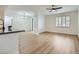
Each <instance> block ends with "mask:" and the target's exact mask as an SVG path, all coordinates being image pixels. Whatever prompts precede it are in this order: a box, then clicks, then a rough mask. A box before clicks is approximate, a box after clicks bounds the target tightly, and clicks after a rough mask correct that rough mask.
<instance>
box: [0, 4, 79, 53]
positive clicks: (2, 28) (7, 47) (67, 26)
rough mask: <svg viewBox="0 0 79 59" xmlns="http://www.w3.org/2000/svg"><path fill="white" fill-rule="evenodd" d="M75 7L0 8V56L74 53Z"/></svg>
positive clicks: (77, 47) (78, 31)
mask: <svg viewBox="0 0 79 59" xmlns="http://www.w3.org/2000/svg"><path fill="white" fill-rule="evenodd" d="M78 53H79V5H0V54H78Z"/></svg>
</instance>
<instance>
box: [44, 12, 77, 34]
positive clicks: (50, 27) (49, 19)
mask: <svg viewBox="0 0 79 59" xmlns="http://www.w3.org/2000/svg"><path fill="white" fill-rule="evenodd" d="M77 14H78V12H77V11H72V12H66V13H60V14H55V15H50V16H46V17H45V19H46V23H45V25H46V26H45V29H46V30H45V31H48V32H58V33H67V34H75V35H76V34H78V15H77ZM65 15H68V16H70V19H71V24H70V27H69V28H57V27H56V17H57V16H65Z"/></svg>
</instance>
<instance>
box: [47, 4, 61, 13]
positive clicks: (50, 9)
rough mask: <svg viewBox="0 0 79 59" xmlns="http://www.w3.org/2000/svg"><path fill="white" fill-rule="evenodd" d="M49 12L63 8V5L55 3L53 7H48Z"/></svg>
mask: <svg viewBox="0 0 79 59" xmlns="http://www.w3.org/2000/svg"><path fill="white" fill-rule="evenodd" d="M46 9H47V10H48V11H49V12H52V11H56V10H58V9H62V7H57V6H55V5H52V7H51V8H46Z"/></svg>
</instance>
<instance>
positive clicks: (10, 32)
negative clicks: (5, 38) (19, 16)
mask: <svg viewBox="0 0 79 59" xmlns="http://www.w3.org/2000/svg"><path fill="white" fill-rule="evenodd" d="M19 32H25V30H18V31H9V32H1V33H0V35H3V34H12V33H19Z"/></svg>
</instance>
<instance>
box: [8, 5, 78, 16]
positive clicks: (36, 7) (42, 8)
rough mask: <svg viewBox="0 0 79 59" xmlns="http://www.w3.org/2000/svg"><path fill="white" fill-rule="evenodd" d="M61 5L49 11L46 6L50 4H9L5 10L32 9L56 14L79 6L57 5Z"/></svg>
mask: <svg viewBox="0 0 79 59" xmlns="http://www.w3.org/2000/svg"><path fill="white" fill-rule="evenodd" d="M57 6H61V7H63V8H62V9H60V10H57V11H55V12H51V13H50V12H49V11H48V10H46V8H49V7H51V5H9V6H8V7H7V10H13V11H33V12H40V13H42V14H43V15H50V14H57V13H62V12H68V11H73V10H77V9H78V8H79V5H57Z"/></svg>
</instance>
